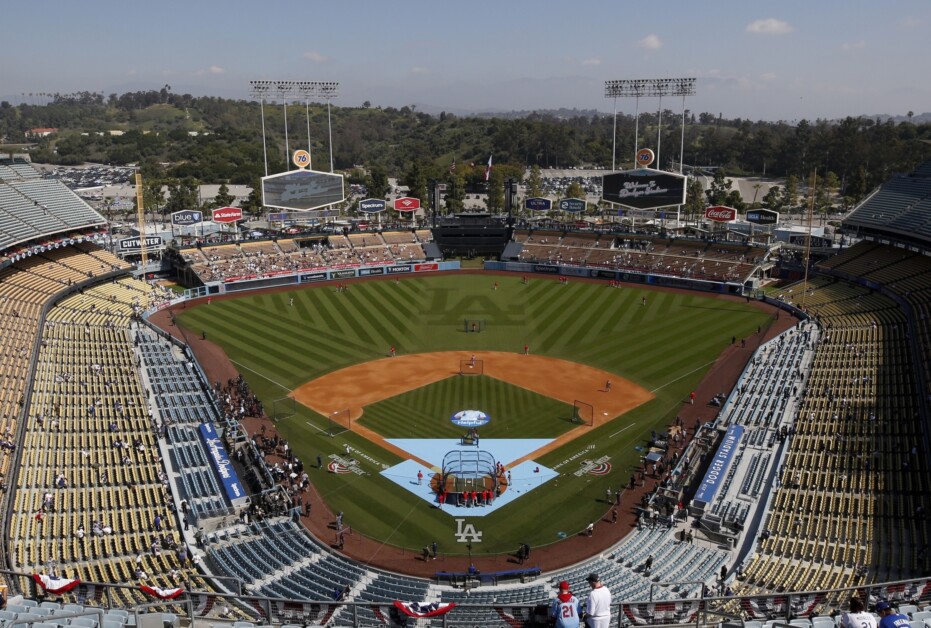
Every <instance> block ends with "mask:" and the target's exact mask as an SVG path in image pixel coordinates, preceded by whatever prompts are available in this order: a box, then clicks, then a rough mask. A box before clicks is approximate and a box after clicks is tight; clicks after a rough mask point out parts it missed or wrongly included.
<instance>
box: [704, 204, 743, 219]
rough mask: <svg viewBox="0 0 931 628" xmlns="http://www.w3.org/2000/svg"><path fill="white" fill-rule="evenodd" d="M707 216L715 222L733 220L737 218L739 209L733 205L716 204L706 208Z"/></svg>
mask: <svg viewBox="0 0 931 628" xmlns="http://www.w3.org/2000/svg"><path fill="white" fill-rule="evenodd" d="M705 218H707V219H708V220H713V221H714V222H732V221H734V220H737V210H736V209H734V208H733V207H723V206H721V205H715V206H714V207H706V208H705Z"/></svg>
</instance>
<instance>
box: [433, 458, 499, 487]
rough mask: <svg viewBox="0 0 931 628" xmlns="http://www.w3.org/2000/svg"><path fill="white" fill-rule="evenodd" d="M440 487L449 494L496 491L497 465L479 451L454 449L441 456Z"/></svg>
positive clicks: (492, 459) (493, 460) (493, 459)
mask: <svg viewBox="0 0 931 628" xmlns="http://www.w3.org/2000/svg"><path fill="white" fill-rule="evenodd" d="M441 473H442V483H441V486H442V487H443V488H444V489H445V490H447V491H449V492H450V493H459V492H462V491H484V490H491V491H496V490H497V488H498V463H497V462H496V461H495V457H494V456H492V455H491V453H490V452H488V451H484V450H481V449H462V450H459V449H454V450H452V451H449V452H447V453H446V455H445V456H443V467H442V471H441Z"/></svg>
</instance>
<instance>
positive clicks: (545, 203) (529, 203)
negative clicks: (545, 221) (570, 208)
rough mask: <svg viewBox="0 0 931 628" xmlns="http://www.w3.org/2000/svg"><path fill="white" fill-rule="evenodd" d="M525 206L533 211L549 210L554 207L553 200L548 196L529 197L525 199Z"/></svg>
mask: <svg viewBox="0 0 931 628" xmlns="http://www.w3.org/2000/svg"><path fill="white" fill-rule="evenodd" d="M524 207H525V208H526V209H529V210H530V211H532V212H548V211H549V210H551V209H552V208H553V202H552V201H551V200H550V199H548V198H537V197H535V198H528V199H526V200H524Z"/></svg>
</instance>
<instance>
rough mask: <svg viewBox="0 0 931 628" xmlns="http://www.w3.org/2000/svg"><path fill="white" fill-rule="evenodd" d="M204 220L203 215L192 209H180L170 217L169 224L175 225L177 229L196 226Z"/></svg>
mask: <svg viewBox="0 0 931 628" xmlns="http://www.w3.org/2000/svg"><path fill="white" fill-rule="evenodd" d="M203 219H204V214H203V213H202V212H199V211H195V210H193V209H182V210H181V211H179V212H174V213H173V214H172V215H171V224H173V225H177V226H179V227H184V226H187V225H196V224H197V223H199V222H200V221H202V220H203Z"/></svg>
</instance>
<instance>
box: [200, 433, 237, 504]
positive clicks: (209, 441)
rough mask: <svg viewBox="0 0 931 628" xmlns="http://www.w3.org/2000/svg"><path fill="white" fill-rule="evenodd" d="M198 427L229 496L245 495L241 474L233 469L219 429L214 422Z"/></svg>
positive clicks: (235, 497) (234, 497) (233, 497)
mask: <svg viewBox="0 0 931 628" xmlns="http://www.w3.org/2000/svg"><path fill="white" fill-rule="evenodd" d="M198 427H199V429H200V436H201V438H203V439H204V445H206V446H207V452H208V453H209V455H210V461H211V462H212V463H213V468H214V470H215V471H216V472H217V475H219V476H220V481H221V482H222V483H223V488H224V489H225V490H226V495H227V497H229V498H230V500H231V501H232V500H234V499H239V498H240V497H245V495H246V492H245V491H244V490H243V488H242V484H240V483H239V476H237V475H236V471H235V470H234V469H233V465H232V463H230V459H229V456H228V455H227V454H226V448H225V447H224V446H223V443H222V441H221V440H220V435H219V434H217V430H216V429H215V428H214V427H213V423H201V424H200V425H199V426H198Z"/></svg>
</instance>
